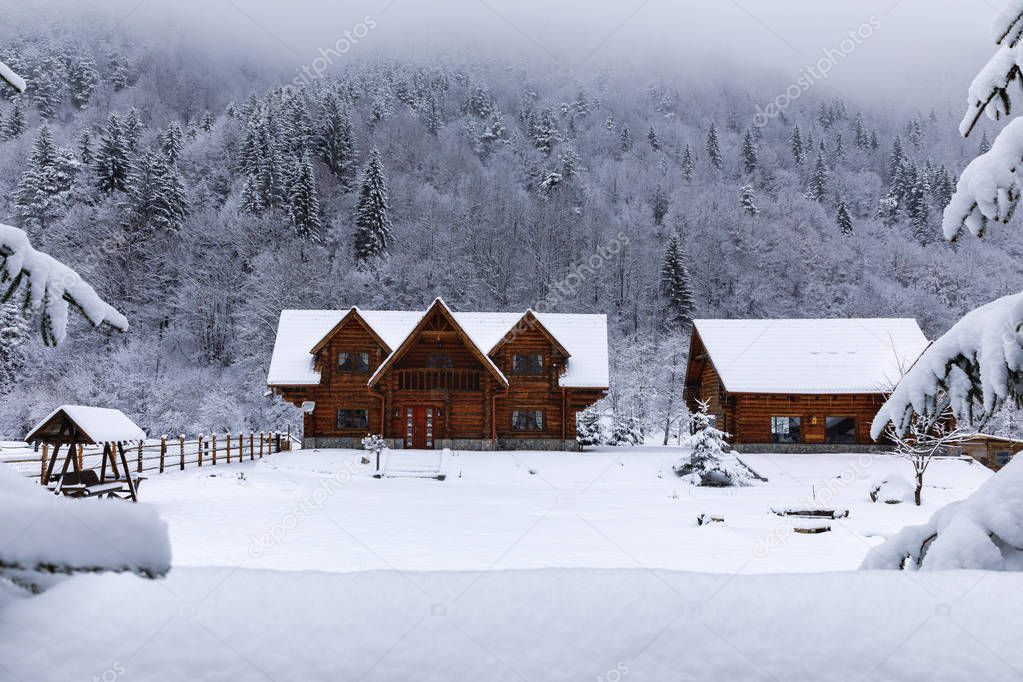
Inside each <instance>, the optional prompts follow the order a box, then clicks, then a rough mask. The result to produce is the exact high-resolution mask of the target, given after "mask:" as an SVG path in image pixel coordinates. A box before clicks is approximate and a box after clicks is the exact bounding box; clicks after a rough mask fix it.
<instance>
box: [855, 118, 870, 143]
mask: <svg viewBox="0 0 1023 682" xmlns="http://www.w3.org/2000/svg"><path fill="white" fill-rule="evenodd" d="M853 144H854V145H856V148H857V149H862V150H864V151H866V150H867V149H869V148H870V135H868V134H867V126H866V124H865V123H864V121H863V113H862V112H860V113H858V114H856V119H855V120H854V121H853Z"/></svg>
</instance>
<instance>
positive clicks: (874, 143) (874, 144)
mask: <svg viewBox="0 0 1023 682" xmlns="http://www.w3.org/2000/svg"><path fill="white" fill-rule="evenodd" d="M880 148H881V141H880V140H878V139H877V131H876V130H872V131H871V132H870V149H871V150H872V151H875V152H876V151H877V150H878V149H880Z"/></svg>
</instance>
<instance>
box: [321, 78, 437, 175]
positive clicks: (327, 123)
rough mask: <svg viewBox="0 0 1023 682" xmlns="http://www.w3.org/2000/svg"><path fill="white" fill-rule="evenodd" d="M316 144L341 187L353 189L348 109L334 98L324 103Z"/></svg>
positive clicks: (352, 158)
mask: <svg viewBox="0 0 1023 682" xmlns="http://www.w3.org/2000/svg"><path fill="white" fill-rule="evenodd" d="M431 101H433V100H432V99H431ZM313 143H314V144H315V146H316V149H317V151H318V152H319V156H320V159H321V160H322V161H323V163H324V164H325V165H326V166H327V168H329V169H330V172H331V173H332V174H333V175H334V177H335V178H337V180H338V183H339V184H340V185H341V188H342V189H343V190H345V191H347V190H349V189H351V188H352V184H353V183H354V182H355V172H356V164H355V138H354V135H353V134H352V121H351V117H350V116H349V114H348V111H347V109H345V108H344V107H343V106H342V105H341V103H340V102H339V101H338V99H337V98H336V97H334V96H328V97H327V98H326V100H325V101H324V103H323V117H322V119H321V122H320V126H319V129H318V130H317V131H316V135H315V138H314V140H313Z"/></svg>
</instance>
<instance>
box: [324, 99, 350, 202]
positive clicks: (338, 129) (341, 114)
mask: <svg viewBox="0 0 1023 682" xmlns="http://www.w3.org/2000/svg"><path fill="white" fill-rule="evenodd" d="M314 144H315V145H316V149H317V151H318V152H319V156H320V159H321V160H322V161H323V163H324V164H325V165H326V166H327V168H329V169H330V172H331V173H333V174H334V177H335V178H337V180H338V183H339V184H340V185H341V188H342V189H344V190H348V189H351V187H352V184H353V183H354V181H355V173H356V159H355V138H354V134H353V133H352V120H351V117H350V116H349V113H348V111H347V109H345V108H344V106H343V105H342V104H341V102H340V101H339V100H338V98H337V97H335V96H333V95H329V96H327V97H326V98H325V99H324V101H323V114H322V117H321V120H320V124H319V127H318V128H317V131H316V135H315V137H314Z"/></svg>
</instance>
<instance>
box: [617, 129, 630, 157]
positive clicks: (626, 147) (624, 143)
mask: <svg viewBox="0 0 1023 682" xmlns="http://www.w3.org/2000/svg"><path fill="white" fill-rule="evenodd" d="M618 139H619V148H620V149H621V150H622V151H623V152H628V151H631V150H632V131H631V130H629V126H628V125H623V126H622V132H621V134H620V135H619V136H618Z"/></svg>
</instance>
